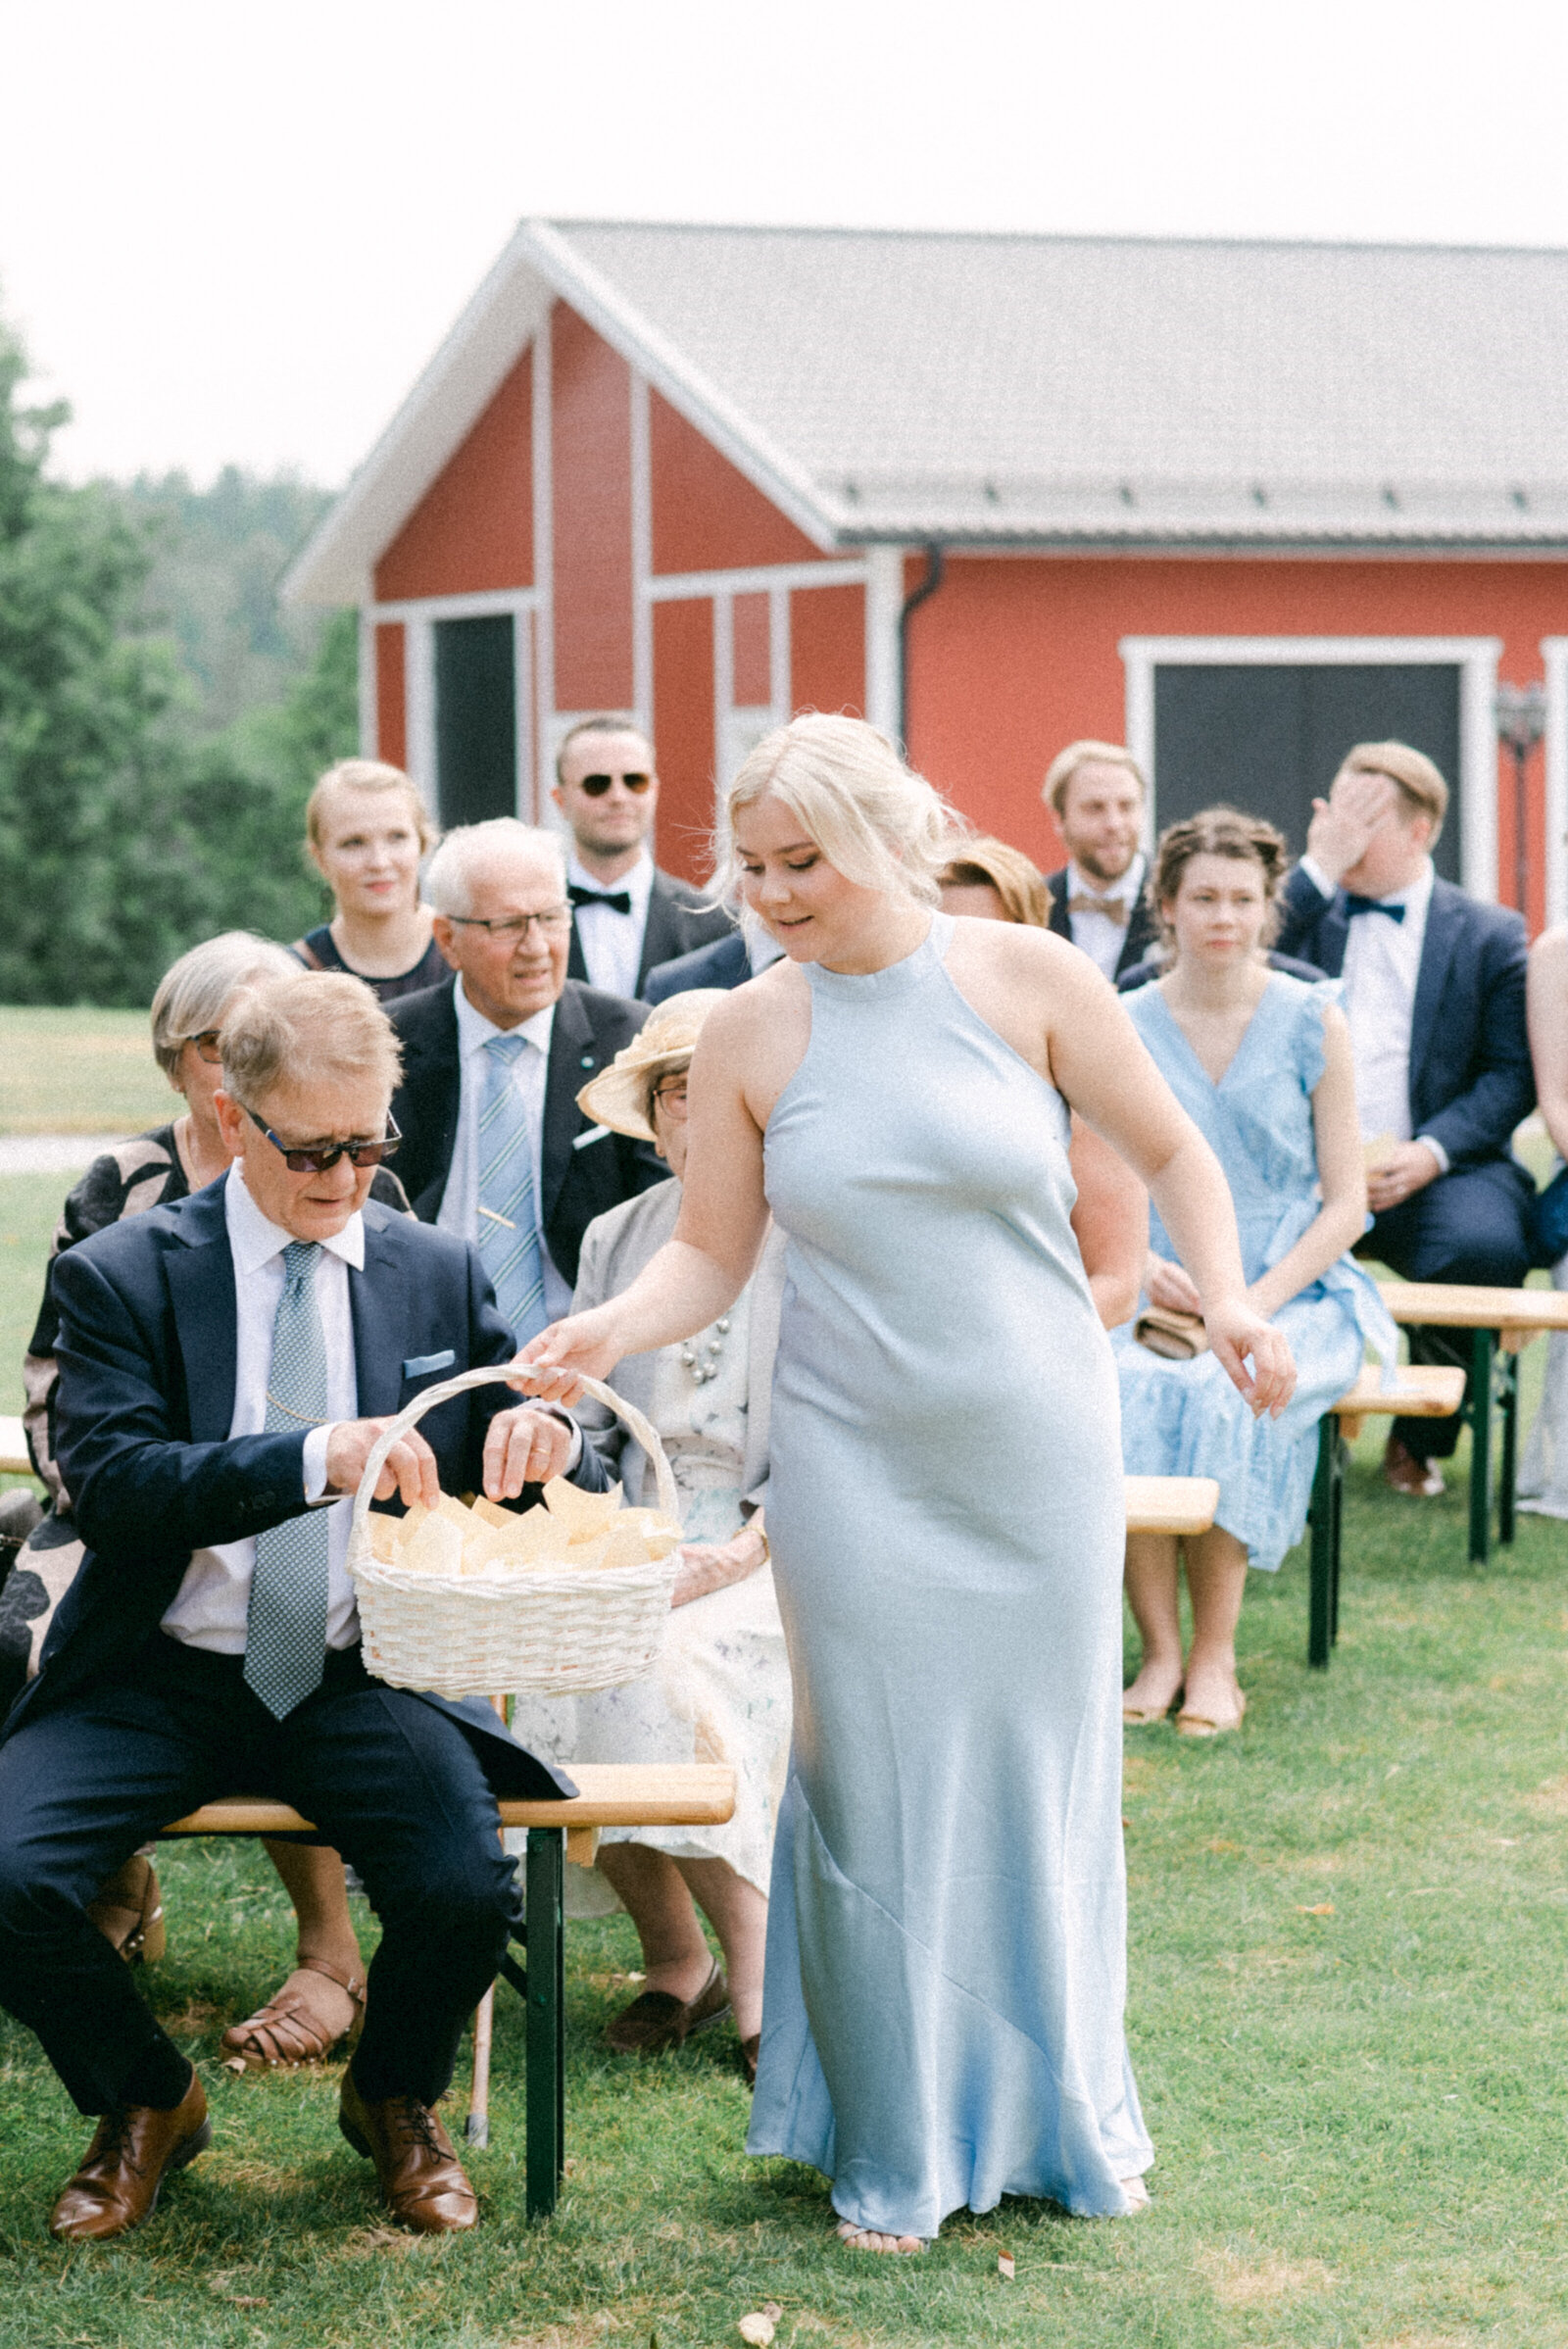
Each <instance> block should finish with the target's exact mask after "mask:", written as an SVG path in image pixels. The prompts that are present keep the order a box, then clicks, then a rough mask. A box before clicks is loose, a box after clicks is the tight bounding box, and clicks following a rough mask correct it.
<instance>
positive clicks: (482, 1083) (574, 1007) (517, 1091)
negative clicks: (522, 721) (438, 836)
mask: <svg viewBox="0 0 1568 2349" xmlns="http://www.w3.org/2000/svg"><path fill="white" fill-rule="evenodd" d="M424 888H425V896H426V898H427V899H428V901H429V903H430V905H432V906H433V907H434V908H435V923H434V928H435V940H436V944H437V945H438V946H439V947H440V949H441V952H442V954H444V955H445V956H446V958H447V960H448V962H450V963H451V965H452V968H453V972H454V976H453V977H452V978H451V979H448V980H446V981H444V982H443V984H442V985H441V986H439V987H432V988H428V989H426V990H425V992H424V993H423V994H422V995H412V996H407V997H405V998H404V1000H403V1001H402V1002H401V1003H397V1004H396V1005H394V1007H393V1011H392V1022H393V1025H394V1027H395V1028H396V1030H397V1032H398V1036H399V1039H400V1041H401V1043H402V1047H403V1063H404V1075H403V1082H402V1084H401V1085H400V1086H399V1088H398V1090H397V1092H396V1093H395V1094H394V1096H393V1099H392V1112H393V1115H394V1116H395V1118H396V1119H397V1122H398V1125H399V1126H400V1127H401V1129H402V1132H403V1137H404V1139H403V1145H402V1150H401V1152H400V1155H399V1158H398V1171H399V1173H400V1174H401V1176H402V1178H403V1184H404V1188H405V1190H406V1191H407V1192H408V1195H409V1198H410V1199H411V1201H412V1202H413V1206H414V1211H415V1213H416V1214H417V1216H419V1217H421V1218H422V1219H423V1221H424V1222H426V1223H434V1224H439V1225H440V1227H441V1229H442V1230H443V1231H448V1232H453V1233H456V1234H457V1235H458V1237H459V1238H461V1239H464V1240H469V1241H472V1242H473V1244H474V1245H475V1247H476V1248H478V1250H479V1254H480V1256H481V1258H482V1260H483V1262H484V1266H485V1270H486V1271H487V1272H488V1273H489V1275H490V1278H491V1281H492V1283H493V1284H494V1287H495V1292H496V1298H497V1302H498V1303H499V1305H500V1308H501V1311H502V1313H503V1315H504V1316H505V1318H506V1319H507V1321H508V1322H509V1323H510V1324H511V1326H512V1328H513V1330H514V1332H515V1336H516V1340H517V1343H518V1345H519V1346H523V1345H526V1343H527V1341H528V1340H529V1339H530V1338H533V1337H536V1336H537V1335H538V1333H539V1331H540V1330H542V1329H543V1328H544V1327H545V1325H546V1323H547V1322H551V1321H555V1320H558V1319H559V1318H560V1317H561V1315H562V1314H564V1313H565V1312H566V1311H567V1310H568V1309H569V1307H570V1304H571V1292H572V1289H573V1287H574V1285H575V1283H576V1278H577V1255H578V1250H579V1249H580V1248H581V1246H582V1236H583V1234H584V1232H585V1231H586V1230H587V1229H588V1226H589V1225H590V1224H591V1223H592V1221H593V1219H594V1217H595V1216H596V1215H603V1214H605V1213H606V1211H607V1210H608V1209H609V1208H611V1207H617V1206H619V1204H620V1202H621V1201H622V1199H631V1198H634V1197H635V1196H636V1194H637V1193H638V1192H641V1191H646V1190H648V1189H649V1188H650V1187H651V1186H652V1185H653V1184H655V1183H658V1182H661V1181H662V1179H663V1174H664V1169H663V1167H662V1165H661V1163H660V1161H659V1159H658V1158H657V1157H656V1156H655V1154H654V1151H653V1150H652V1149H651V1148H650V1147H649V1145H648V1144H646V1143H640V1142H636V1141H633V1140H631V1139H629V1138H628V1137H627V1136H625V1135H622V1134H612V1133H610V1132H608V1131H607V1130H606V1128H605V1127H603V1126H596V1125H594V1124H593V1122H592V1121H591V1119H589V1118H588V1117H586V1116H585V1115H584V1113H583V1112H582V1110H581V1109H579V1107H578V1106H577V1096H578V1094H579V1093H580V1092H581V1091H582V1088H583V1086H584V1085H586V1084H587V1082H588V1080H589V1078H590V1077H591V1076H592V1075H593V1074H594V1071H595V1070H596V1069H599V1068H603V1067H605V1066H606V1065H607V1064H608V1063H609V1062H610V1061H612V1060H613V1058H614V1056H615V1054H616V1053H617V1052H619V1050H620V1048H621V1046H622V1045H623V1044H627V1043H629V1042H630V1040H631V1038H632V1037H633V1036H635V1035H636V1033H637V1031H638V1029H639V1028H640V1027H641V1026H642V1024H643V1021H644V1020H645V1019H646V1018H647V1016H648V1013H647V1006H646V1005H645V1004H642V1003H631V1002H629V1001H628V1000H627V999H626V998H625V997H623V996H619V995H611V994H607V993H606V992H604V991H603V990H602V989H600V988H596V987H588V986H585V985H584V984H583V983H582V982H581V981H580V980H578V979H571V978H568V977H567V975H566V961H567V954H568V952H569V950H570V945H571V937H572V927H571V905H570V902H569V900H568V898H567V894H566V872H565V863H564V856H563V851H562V844H561V842H560V840H559V839H558V838H557V836H556V835H555V834H554V833H553V832H544V831H538V830H535V829H534V827H533V826H532V825H529V824H523V823H519V822H518V821H517V820H516V818H515V816H496V817H494V818H493V819H492V820H491V821H490V822H488V823H482V824H466V825H463V826H461V827H460V828H459V829H457V830H456V831H452V832H449V833H448V834H447V836H446V838H445V840H443V841H442V843H441V846H440V848H439V849H438V850H437V851H436V853H435V855H434V856H433V857H432V858H431V860H430V866H429V870H428V871H427V873H426V875H425V883H424Z"/></svg>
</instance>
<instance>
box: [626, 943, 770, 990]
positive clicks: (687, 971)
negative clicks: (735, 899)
mask: <svg viewBox="0 0 1568 2349" xmlns="http://www.w3.org/2000/svg"><path fill="white" fill-rule="evenodd" d="M751 975H752V958H751V956H750V954H748V953H747V951H746V941H745V939H744V938H743V937H742V935H741V933H740V931H739V930H731V932H730V933H729V936H728V937H727V938H715V939H714V940H713V942H712V944H711V946H700V947H696V948H694V949H693V951H692V953H691V954H677V955H676V956H675V959H674V960H673V961H672V962H662V963H661V964H660V965H659V968H658V969H657V970H651V971H650V972H649V974H648V976H647V978H646V980H645V981H644V982H643V1001H644V1003H663V1002H664V1001H665V1000H666V998H668V997H669V996H672V995H684V994H685V993H686V991H687V989H688V988H689V987H744V986H745V984H746V982H747V980H748V979H749V978H750V977H751Z"/></svg>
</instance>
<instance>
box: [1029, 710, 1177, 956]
mask: <svg viewBox="0 0 1568 2349" xmlns="http://www.w3.org/2000/svg"><path fill="white" fill-rule="evenodd" d="M1043 796H1044V798H1045V802H1046V805H1047V807H1049V808H1050V809H1051V812H1052V814H1053V815H1054V817H1055V819H1056V828H1057V830H1058V831H1059V832H1060V834H1061V837H1062V840H1063V841H1064V842H1065V844H1066V849H1067V855H1068V856H1069V858H1070V859H1071V861H1070V862H1069V863H1067V864H1064V865H1063V866H1062V868H1061V870H1060V871H1059V872H1054V873H1048V874H1047V876H1046V887H1047V888H1048V889H1049V890H1050V892H1051V927H1052V928H1053V929H1054V931H1055V933H1056V935H1057V937H1058V938H1070V939H1071V941H1072V943H1073V945H1074V946H1076V947H1081V948H1082V949H1083V952H1084V953H1085V954H1087V955H1088V956H1089V957H1090V959H1091V960H1092V961H1094V962H1097V963H1098V964H1099V965H1100V968H1101V970H1102V971H1103V973H1104V975H1105V977H1106V978H1107V979H1109V980H1110V981H1111V982H1112V984H1114V983H1115V981H1116V980H1118V979H1119V978H1121V977H1122V975H1123V973H1124V972H1126V971H1129V970H1131V969H1132V968H1133V966H1134V964H1135V963H1139V962H1142V961H1143V960H1144V958H1145V956H1146V955H1147V954H1149V952H1150V950H1151V948H1152V946H1153V945H1154V943H1155V937H1156V932H1155V928H1154V922H1153V917H1152V914H1151V913H1150V911H1149V908H1148V906H1147V905H1145V904H1144V881H1145V878H1146V875H1147V872H1148V860H1147V858H1146V857H1145V856H1144V852H1143V849H1142V847H1141V846H1140V842H1141V840H1142V837H1143V828H1144V778H1143V775H1142V773H1141V771H1140V769H1139V766H1138V763H1137V761H1136V759H1134V758H1133V757H1132V755H1131V753H1130V752H1127V751H1124V750H1122V749H1121V747H1120V746H1119V744H1117V743H1113V742H1070V743H1069V744H1068V745H1067V748H1066V749H1065V750H1064V751H1061V752H1059V753H1058V754H1057V756H1056V757H1055V758H1054V759H1053V760H1052V762H1051V766H1050V770H1049V772H1048V773H1047V776H1046V782H1045V791H1044V795H1043Z"/></svg>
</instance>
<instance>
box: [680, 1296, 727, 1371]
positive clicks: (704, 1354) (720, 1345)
mask: <svg viewBox="0 0 1568 2349" xmlns="http://www.w3.org/2000/svg"><path fill="white" fill-rule="evenodd" d="M728 1336H729V1315H728V1314H727V1313H726V1314H725V1315H724V1316H723V1318H722V1319H721V1320H719V1321H715V1322H714V1324H713V1335H712V1337H711V1338H710V1340H709V1341H708V1344H707V1345H706V1346H704V1347H703V1348H702V1351H701V1353H699V1352H698V1350H697V1346H696V1345H695V1343H694V1342H693V1341H692V1340H691V1339H689V1338H688V1339H687V1341H686V1344H685V1345H684V1346H682V1347H681V1349H680V1358H681V1360H682V1362H684V1364H685V1365H686V1368H687V1369H688V1370H689V1371H690V1372H691V1374H692V1383H693V1385H694V1386H697V1387H704V1386H706V1385H707V1384H708V1381H709V1380H710V1379H716V1378H717V1376H718V1363H719V1356H720V1355H721V1354H722V1353H723V1351H724V1341H725V1339H726V1338H727V1337H728Z"/></svg>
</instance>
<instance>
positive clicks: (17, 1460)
mask: <svg viewBox="0 0 1568 2349" xmlns="http://www.w3.org/2000/svg"><path fill="white" fill-rule="evenodd" d="M32 1473H33V1466H32V1455H31V1453H30V1452H29V1451H28V1449H27V1439H26V1437H25V1434H24V1433H23V1427H22V1422H21V1420H20V1419H9V1418H7V1417H5V1416H4V1415H3V1414H0V1476H31V1475H32Z"/></svg>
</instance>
